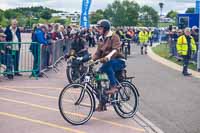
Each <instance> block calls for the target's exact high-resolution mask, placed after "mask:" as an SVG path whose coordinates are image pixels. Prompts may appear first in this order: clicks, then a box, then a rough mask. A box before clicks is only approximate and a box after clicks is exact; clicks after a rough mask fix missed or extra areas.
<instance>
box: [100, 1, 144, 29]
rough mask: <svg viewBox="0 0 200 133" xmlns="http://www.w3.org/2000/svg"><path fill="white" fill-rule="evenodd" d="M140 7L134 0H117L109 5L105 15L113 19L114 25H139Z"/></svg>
mask: <svg viewBox="0 0 200 133" xmlns="http://www.w3.org/2000/svg"><path fill="white" fill-rule="evenodd" d="M139 9H140V7H139V5H138V4H137V3H136V2H134V1H128V0H124V1H122V2H120V1H119V0H116V1H114V2H113V3H112V4H109V5H108V6H107V8H106V9H105V11H104V16H105V18H107V19H109V20H111V22H112V24H113V26H132V25H137V22H138V21H137V20H138V16H139V13H138V11H139Z"/></svg>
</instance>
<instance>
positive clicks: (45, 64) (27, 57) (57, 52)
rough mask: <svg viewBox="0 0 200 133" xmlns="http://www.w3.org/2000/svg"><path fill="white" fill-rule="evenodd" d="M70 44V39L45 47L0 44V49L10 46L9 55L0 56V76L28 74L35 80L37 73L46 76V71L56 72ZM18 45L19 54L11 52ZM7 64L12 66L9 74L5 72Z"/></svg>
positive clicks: (27, 43) (38, 45) (35, 44)
mask: <svg viewBox="0 0 200 133" xmlns="http://www.w3.org/2000/svg"><path fill="white" fill-rule="evenodd" d="M71 43H72V40H70V39H67V40H57V41H52V43H51V45H47V46H45V45H41V44H38V43H35V42H21V43H14V42H0V48H1V46H2V47H3V46H4V45H8V46H10V50H9V53H6V55H3V54H1V56H0V75H1V74H4V75H5V74H7V73H9V74H13V75H14V74H15V73H28V74H29V75H32V76H34V77H36V79H37V77H38V75H39V73H43V74H44V75H46V71H48V70H50V69H53V70H54V71H55V72H57V71H59V69H58V63H62V62H61V61H62V59H64V55H65V54H67V53H68V52H69V50H70V47H71ZM31 44H32V45H31ZM18 45H21V48H20V50H19V51H20V52H16V51H15V50H13V49H16V48H17V47H18ZM9 64H11V66H12V70H10V72H8V71H6V70H7V68H8V67H9V68H10V66H9ZM46 77H48V76H47V75H46Z"/></svg>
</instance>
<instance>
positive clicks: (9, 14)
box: [4, 9, 20, 20]
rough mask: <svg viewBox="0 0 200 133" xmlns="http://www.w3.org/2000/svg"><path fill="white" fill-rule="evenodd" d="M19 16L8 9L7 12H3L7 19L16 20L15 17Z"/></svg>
mask: <svg viewBox="0 0 200 133" xmlns="http://www.w3.org/2000/svg"><path fill="white" fill-rule="evenodd" d="M19 15H20V13H18V12H14V11H12V10H11V9H9V10H6V11H5V12H4V16H5V17H6V18H7V19H9V20H10V19H13V18H17V16H19Z"/></svg>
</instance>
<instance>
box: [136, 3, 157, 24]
mask: <svg viewBox="0 0 200 133" xmlns="http://www.w3.org/2000/svg"><path fill="white" fill-rule="evenodd" d="M140 14H141V15H140V23H141V25H142V26H148V27H151V26H157V25H158V20H159V15H158V12H156V11H155V10H154V9H153V8H152V7H149V6H146V5H145V6H143V7H142V8H141V9H140Z"/></svg>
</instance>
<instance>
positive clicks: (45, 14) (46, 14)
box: [40, 10, 52, 20]
mask: <svg viewBox="0 0 200 133" xmlns="http://www.w3.org/2000/svg"><path fill="white" fill-rule="evenodd" d="M40 17H41V18H43V19H46V20H49V19H51V17H52V16H51V13H50V12H49V11H48V10H45V11H43V12H41V14H40Z"/></svg>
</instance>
